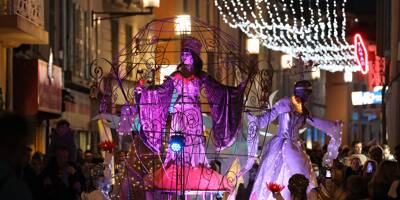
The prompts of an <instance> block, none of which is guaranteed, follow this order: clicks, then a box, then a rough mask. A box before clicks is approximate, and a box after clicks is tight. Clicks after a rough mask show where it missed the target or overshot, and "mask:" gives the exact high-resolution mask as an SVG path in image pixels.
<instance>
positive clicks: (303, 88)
mask: <svg viewBox="0 0 400 200" xmlns="http://www.w3.org/2000/svg"><path fill="white" fill-rule="evenodd" d="M311 93H312V85H311V82H310V81H306V80H302V81H297V82H296V83H295V85H294V89H293V94H294V96H295V97H297V98H299V99H300V100H301V101H302V102H303V103H305V102H307V101H308V99H309V98H310V96H311Z"/></svg>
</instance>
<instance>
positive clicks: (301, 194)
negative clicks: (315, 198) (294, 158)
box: [288, 174, 310, 200]
mask: <svg viewBox="0 0 400 200" xmlns="http://www.w3.org/2000/svg"><path fill="white" fill-rule="evenodd" d="M309 183H310V181H309V180H308V179H307V178H306V177H305V176H304V175H303V174H294V175H293V176H292V177H290V179H289V184H288V189H289V191H290V194H291V196H292V199H293V200H306V199H307V187H308V184H309Z"/></svg>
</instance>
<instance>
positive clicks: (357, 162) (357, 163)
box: [350, 156, 362, 172]
mask: <svg viewBox="0 0 400 200" xmlns="http://www.w3.org/2000/svg"><path fill="white" fill-rule="evenodd" d="M350 167H351V170H353V171H355V172H359V171H361V169H362V161H361V159H360V157H359V156H352V158H351V161H350Z"/></svg>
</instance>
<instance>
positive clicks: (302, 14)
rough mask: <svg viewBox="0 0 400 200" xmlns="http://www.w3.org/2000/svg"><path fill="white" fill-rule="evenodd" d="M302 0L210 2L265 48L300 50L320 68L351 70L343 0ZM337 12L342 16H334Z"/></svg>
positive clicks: (352, 66) (285, 50)
mask: <svg viewBox="0 0 400 200" xmlns="http://www.w3.org/2000/svg"><path fill="white" fill-rule="evenodd" d="M303 1H304V0H299V1H297V2H296V1H294V0H290V1H288V0H285V1H284V0H276V1H271V0H255V1H254V4H253V5H252V4H251V3H250V0H246V1H243V0H214V3H215V5H216V7H217V9H218V11H219V12H220V14H221V16H222V19H223V21H224V22H225V23H227V24H228V25H229V26H230V27H232V28H239V29H240V30H242V31H243V32H244V33H245V34H246V35H247V36H248V37H250V38H258V39H260V42H261V44H262V45H264V46H265V47H267V48H270V49H273V50H277V51H282V52H285V53H287V54H289V55H292V56H296V55H298V54H299V53H301V54H302V55H303V58H304V59H307V60H312V61H314V62H317V63H319V67H320V68H321V69H325V70H329V71H343V70H346V71H355V70H356V69H355V68H354V66H356V63H355V60H354V55H353V49H354V46H353V45H350V44H349V43H348V42H347V41H346V14H345V4H346V1H347V0H342V1H341V4H340V3H338V2H337V1H336V0H316V1H315V3H314V4H313V3H311V2H310V1H307V2H308V3H304V2H303ZM295 2H296V3H297V4H295ZM320 4H321V5H323V6H320ZM339 4H340V7H338V6H339ZM295 5H298V7H296V6H295ZM307 7H308V9H305V8H307ZM321 7H323V8H321ZM338 13H341V17H342V18H343V19H342V20H338V16H339V14H338ZM340 21H341V22H340ZM339 23H340V25H339ZM339 33H340V34H339Z"/></svg>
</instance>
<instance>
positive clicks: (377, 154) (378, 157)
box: [368, 145, 383, 164]
mask: <svg viewBox="0 0 400 200" xmlns="http://www.w3.org/2000/svg"><path fill="white" fill-rule="evenodd" d="M368 157H369V158H371V159H372V160H375V161H376V162H377V163H378V164H379V163H381V161H382V159H383V150H382V148H381V147H380V146H379V145H374V146H371V147H370V148H369V151H368Z"/></svg>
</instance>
